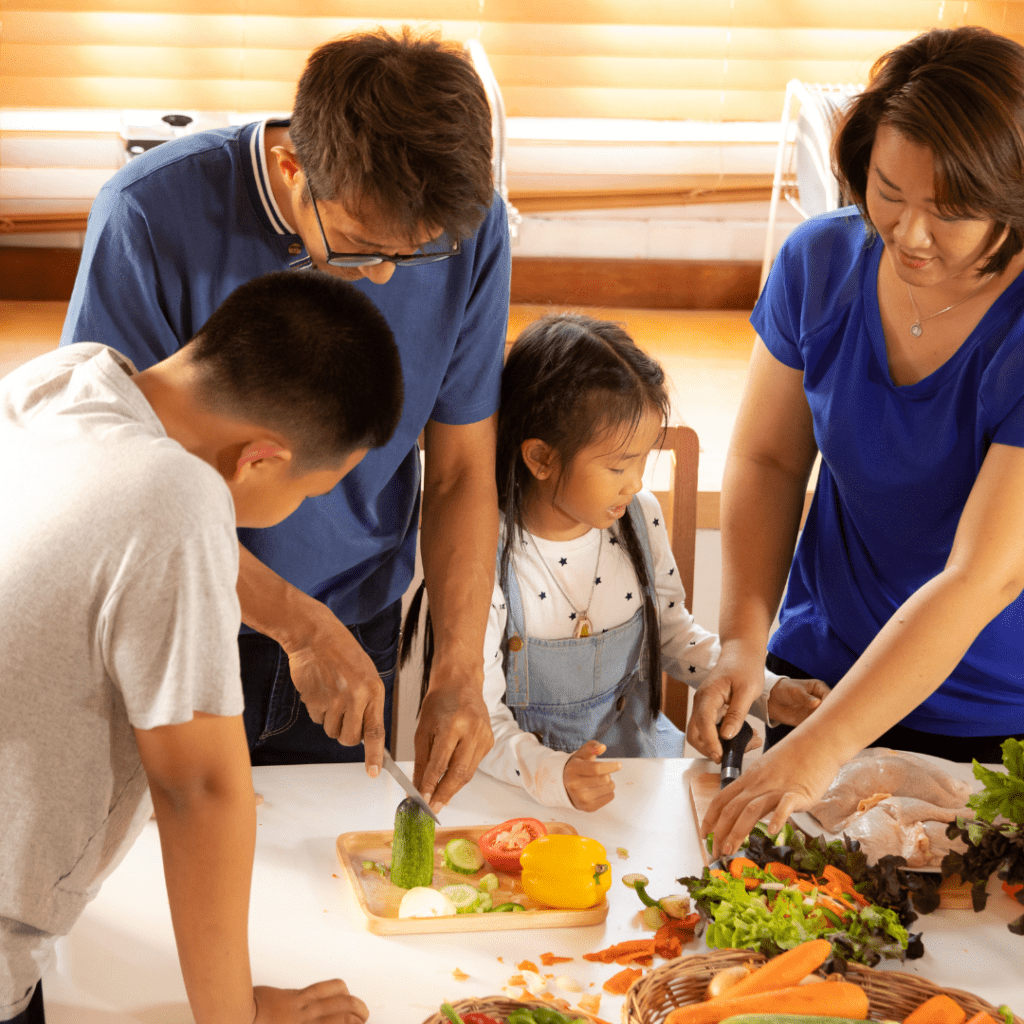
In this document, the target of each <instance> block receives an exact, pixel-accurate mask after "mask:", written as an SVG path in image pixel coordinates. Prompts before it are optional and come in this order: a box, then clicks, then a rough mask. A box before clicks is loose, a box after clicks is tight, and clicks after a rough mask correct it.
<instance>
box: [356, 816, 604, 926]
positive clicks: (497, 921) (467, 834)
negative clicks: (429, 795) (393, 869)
mask: <svg viewBox="0 0 1024 1024" xmlns="http://www.w3.org/2000/svg"><path fill="white" fill-rule="evenodd" d="M544 824H545V825H546V826H547V830H548V832H549V833H551V832H554V833H561V834H562V835H570V836H574V835H578V834H579V833H577V831H576V829H574V828H573V827H572V825H567V824H566V823H565V822H563V821H546V822H544ZM492 828H494V825H476V826H471V827H468V828H439V829H437V831H436V832H435V834H434V878H433V882H432V885H433V886H434V888H438V889H439V888H441V887H442V886H445V885H452V884H454V883H456V882H468V883H469V884H470V885H475V884H476V883H477V882H479V881H480V879H481V878H483V876H484V875H485V874H487V872H489V871H494V869H493V868H492V867H491V866H490V865H489V864H486V863H485V864H484V866H483V867H482V868H481V869H480V870H479V871H478V872H477V873H476V874H474V875H460V874H459V873H458V872H456V871H451V870H449V869H448V868H446V867H444V865H443V862H442V851H443V850H444V847H445V844H446V843H448V842H450V841H451V840H452V839H458V838H465V839H471V840H472V841H473V842H476V841H477V840H478V839H479V838H480V837H481V836H482V835H483V834H484V833H485V832H488V831H490V830H491V829H492ZM394 835H395V833H394V831H393V830H391V829H388V830H386V831H381V832H346V833H345V834H344V835H340V836H338V840H337V843H336V848H337V853H338V863H339V864H340V865H341V867H342V870H343V871H344V872H345V875H346V877H347V878H348V880H349V882H350V883H351V885H352V891H353V892H354V893H355V897H356V900H357V901H358V903H359V909H360V910H361V911H362V913H363V916H364V917H365V918H366V927H367V928H368V929H369V930H370V931H371V932H374V933H375V934H377V935H395V934H402V933H411V934H425V933H428V932H487V931H508V930H511V929H522V928H573V927H577V926H581V925H589V924H600V923H601V922H602V921H603V920H604V919H605V918H606V917H607V916H608V900H607V899H604V900H602V901H601V902H600V903H599V904H598V905H597V906H596V907H588V908H587V909H586V910H552V909H551V908H550V907H542V906H541V905H540V904H539V903H536V902H535V901H534V900H531V899H530V897H529V896H527V895H525V894H524V893H523V887H522V885H521V884H520V880H519V875H518V874H514V875H513V874H509V873H507V872H505V871H494V874H496V875H497V876H498V889H497V890H496V891H495V892H493V893H491V898H492V900H493V901H494V905H495V906H497V905H498V904H500V903H506V902H508V901H509V900H510V899H512V898H513V897H514V898H515V900H516V902H518V903H522V905H523V906H524V907H525V908H526V909H525V910H522V911H518V910H517V911H513V912H511V913H501V914H456V915H455V916H454V917H404V918H399V916H398V905H399V904H400V903H401V902H402V897H403V896H404V895H405V893H406V891H407V890H405V889H400V888H399V887H398V886H397V885H392V883H391V882H390V881H389V880H388V879H386V878H382V877H381V875H380V874H379V873H378V872H376V871H364V870H363V861H364V860H372V861H377V862H378V863H383V864H390V863H391V842H392V840H393V839H394Z"/></svg>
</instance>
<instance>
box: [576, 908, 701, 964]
mask: <svg viewBox="0 0 1024 1024" xmlns="http://www.w3.org/2000/svg"><path fill="white" fill-rule="evenodd" d="M699 920H700V915H699V914H691V915H690V916H689V917H687V918H684V919H683V920H681V921H667V922H666V923H665V924H664V925H662V926H661V927H660V928H659V929H658V931H657V932H656V933H655V935H654V937H653V938H650V939H627V940H626V941H625V942H618V943H616V944H615V945H613V946H608V947H607V948H606V949H600V950H597V951H596V952H594V953H584V954H583V959H584V960H590V961H592V962H594V963H602V964H618V965H619V966H625V965H628V964H639V965H640V966H641V967H650V966H651V964H652V963H653V962H654V957H655V956H660V957H661V958H662V959H663V960H674V959H675V958H676V957H677V956H680V955H682V952H683V942H689V941H691V940H692V939H693V938H694V929H695V928H696V926H697V923H698V922H699Z"/></svg>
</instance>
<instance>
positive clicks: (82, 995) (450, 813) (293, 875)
mask: <svg viewBox="0 0 1024 1024" xmlns="http://www.w3.org/2000/svg"><path fill="white" fill-rule="evenodd" d="M403 767H404V768H406V769H407V770H408V771H409V772H410V773H411V769H412V766H411V764H409V763H403ZM700 767H702V762H696V763H694V762H693V761H690V760H628V761H625V762H624V767H623V769H622V771H621V772H619V774H618V775H617V776H616V779H617V782H616V797H615V800H614V801H612V803H611V804H609V805H608V806H607V807H605V808H603V809H602V810H600V811H598V812H596V813H593V814H585V813H583V812H576V811H556V810H553V809H551V808H545V807H540V806H539V805H537V804H536V803H534V802H533V801H532V800H531V799H530V798H529V797H527V796H526V794H525V793H524V792H523V791H522V790H519V789H515V788H513V787H511V786H508V785H506V784H504V783H500V782H497V781H495V780H494V779H491V778H489V777H488V776H486V775H483V774H478V775H477V776H476V778H475V779H474V780H473V781H472V782H471V783H470V784H469V785H468V786H467V787H466V788H465V789H463V790H462V791H461V792H460V793H459V794H458V795H457V796H456V797H455V798H454V800H453V801H452V803H451V804H450V805H449V806H448V807H447V808H445V809H444V810H443V811H442V812H441V815H440V818H441V823H442V825H445V826H458V825H483V824H497V823H498V822H501V821H503V820H505V819H506V818H510V817H515V816H517V815H530V816H533V817H538V818H540V819H541V820H561V821H566V822H568V823H569V824H571V825H573V826H574V827H575V828H576V829H577V831H579V832H580V833H581V834H584V835H589V836H592V837H593V838H595V839H597V840H599V841H600V842H601V843H603V844H604V846H605V848H606V850H607V851H608V853H609V860H610V862H611V865H612V870H613V872H614V881H613V882H612V888H611V891H610V895H609V904H610V910H609V914H608V918H607V920H606V921H605V922H604V923H603V924H600V925H592V926H590V927H585V928H553V929H530V930H522V931H518V930H516V931H497V932H474V933H458V934H430V935H397V936H380V935H374V934H372V933H370V932H369V931H367V930H366V927H365V922H364V919H363V917H362V915H361V913H360V911H359V906H358V904H357V902H356V900H355V898H354V896H353V894H352V892H351V890H350V888H349V885H348V882H347V881H346V880H345V877H344V875H343V874H342V872H341V870H340V869H339V866H338V864H337V860H336V855H335V840H336V839H337V837H338V836H339V835H340V834H342V833H344V832H354V831H371V830H377V829H389V828H391V827H392V826H393V823H394V812H395V808H396V807H397V805H398V802H399V801H400V800H401V799H402V797H403V795H404V794H403V793H402V792H401V790H400V789H399V787H398V785H397V783H395V782H394V781H393V780H392V779H391V778H390V777H388V776H386V775H384V776H382V777H381V778H380V779H376V780H370V779H368V778H367V777H366V774H365V771H364V769H363V766H362V765H302V766H294V767H281V768H256V769H254V771H253V779H254V783H255V786H256V790H257V792H258V793H261V794H262V795H263V797H264V798H265V803H264V804H263V805H262V806H261V807H260V808H259V809H258V814H257V820H258V822H259V825H258V828H257V837H256V861H255V866H254V871H253V885H252V901H251V911H250V948H251V957H252V965H253V976H254V980H255V981H256V982H257V983H262V984H271V985H279V986H282V987H301V986H304V985H307V984H310V983H311V982H314V981H318V980H321V979H324V978H331V977H341V978H344V979H345V981H346V982H347V983H348V985H349V988H350V989H351V991H353V992H355V993H356V994H358V995H359V996H360V997H361V998H362V999H364V1000H365V1001H366V1003H367V1005H368V1006H369V1008H370V1021H371V1022H373V1024H420V1022H422V1021H424V1020H425V1019H426V1018H427V1017H428V1016H429V1015H430V1014H431V1013H433V1012H434V1011H436V1009H437V1008H438V1006H439V1004H440V1003H441V1001H442V1000H444V999H449V1000H453V999H462V998H470V997H474V996H485V995H495V994H498V993H500V992H501V990H502V987H503V986H504V985H506V984H507V982H508V980H509V978H510V977H511V976H512V975H513V974H515V973H517V971H516V966H515V965H516V964H517V963H518V962H519V961H521V960H523V959H529V960H532V961H534V962H538V963H539V957H540V954H541V953H542V952H546V951H551V952H554V953H556V954H558V955H561V956H570V957H573V958H574V959H573V960H572V962H571V963H566V964H560V965H558V966H556V967H554V968H547V969H546V970H545V973H552V974H558V975H567V976H569V977H572V978H575V979H576V980H578V981H579V982H581V983H582V985H583V987H584V990H585V991H587V992H592V993H594V992H601V985H602V983H603V982H604V981H605V980H607V978H609V977H611V975H612V974H614V973H616V972H617V971H619V970H620V969H621V968H619V967H617V966H615V965H611V966H608V965H605V964H595V963H590V962H589V961H585V960H583V959H582V958H581V957H582V954H583V953H585V952H589V951H592V950H597V949H601V948H603V947H605V946H608V945H610V944H612V943H613V942H619V941H622V940H624V939H627V938H639V937H641V936H643V935H650V934H651V933H649V932H645V931H643V929H642V926H641V924H640V921H639V918H638V913H637V911H638V908H639V903H638V901H637V898H636V895H635V894H634V893H633V892H632V891H631V890H627V889H626V887H624V886H623V885H621V884H619V878H620V877H621V876H622V875H623V874H624V873H626V872H630V871H642V872H643V873H645V874H646V875H648V876H649V878H650V879H651V884H650V887H649V889H650V891H651V892H652V893H653V894H654V895H656V896H662V895H667V894H668V893H669V892H676V891H685V890H683V889H682V887H681V886H678V885H677V884H676V883H675V881H674V879H675V878H677V877H679V876H681V875H689V874H697V873H699V872H700V869H701V867H702V864H703V862H702V860H701V855H700V849H699V846H698V842H697V833H696V830H695V827H694V823H693V816H692V813H691V810H690V802H689V798H688V795H687V788H686V781H685V779H684V772H686V771H687V769H690V770H697V769H698V768H700ZM619 847H624V848H625V849H626V850H627V851H628V857H627V858H625V859H622V858H620V857H619V856H617V854H616V850H617V848H619ZM991 888H993V889H995V890H996V892H995V895H993V896H991V897H990V899H989V905H988V908H987V909H986V910H985V911H984V912H983V913H981V914H975V913H973V912H972V911H970V910H965V911H951V910H942V911H938V912H936V913H934V914H931V915H928V916H926V917H921V918H919V919H918V921H917V922H915V924H914V926H913V927H914V928H915V929H920V930H922V931H923V932H924V945H925V950H926V953H925V956H924V957H923V958H921V959H919V960H913V961H907V962H906V963H905V964H903V965H902V966H898V965H887V966H886V968H885V969H900V970H904V971H907V972H909V973H912V974H915V975H919V976H921V977H924V978H928V979H929V980H931V981H934V982H936V983H937V984H939V985H942V986H945V987H949V988H958V989H963V990H966V991H969V992H973V993H975V994H976V995H978V996H980V997H981V998H983V999H986V1000H988V1001H989V1002H991V1003H992V1004H994V1005H999V1004H1001V1003H1006V1004H1008V1005H1009V1006H1010V1007H1011V1009H1013V1010H1014V1011H1015V1013H1016V1014H1017V1015H1018V1016H1019V1017H1024V937H1019V936H1014V935H1012V934H1011V933H1010V932H1009V931H1008V930H1007V928H1006V925H1007V923H1008V922H1009V921H1011V920H1012V919H1013V918H1014V917H1016V916H1017V914H1019V913H1020V910H1021V908H1020V906H1019V905H1018V904H1017V903H1015V902H1014V901H1012V900H1010V899H1009V898H1008V897H1006V896H1005V895H1004V894H1003V893H1002V891H1001V889H1000V888H999V887H998V885H993V886H991ZM706 951H707V949H706V946H705V945H704V942H703V940H697V941H695V942H693V943H691V944H690V945H689V946H685V947H684V954H689V953H701V952H706ZM660 962H661V961H656V963H660ZM456 968H457V969H458V970H460V971H463V972H465V973H466V974H468V975H469V978H468V979H466V980H464V981H457V980H455V978H454V977H453V975H452V972H453V971H454V970H455V969H456ZM591 983H593V986H592V987H591ZM43 988H44V994H45V1004H46V1015H47V1020H48V1022H50V1024H129V1022H133V1024H134V1022H139V1024H188V1022H191V1021H192V1016H191V1013H190V1012H189V1009H188V1004H187V1002H186V999H185V991H184V986H183V984H182V981H181V975H180V972H179V969H178V963H177V956H176V952H175V948H174V937H173V933H172V931H171V922H170V914H169V912H168V908H167V898H166V893H165V890H164V883H163V876H162V867H161V861H160V849H159V839H158V836H157V831H156V826H155V824H154V823H153V822H150V823H149V824H148V825H147V826H146V828H145V831H144V832H143V834H142V836H141V838H140V839H139V841H138V842H137V843H136V844H135V846H134V847H133V848H132V850H131V851H130V852H129V853H128V855H127V857H126V858H125V860H124V862H123V863H122V864H121V865H120V866H119V867H118V868H117V870H116V871H115V872H114V873H113V875H112V876H111V877H110V878H109V879H108V880H107V882H106V883H105V885H104V886H103V890H102V891H101V893H100V895H99V896H98V897H97V899H96V900H94V901H93V902H92V903H91V904H90V905H89V907H88V908H87V909H86V911H85V913H84V914H83V915H82V917H81V918H80V920H79V921H78V923H77V924H76V925H75V928H74V930H73V931H72V932H71V934H70V935H69V936H67V937H66V938H64V939H61V940H60V941H59V942H58V945H57V956H56V960H55V962H54V964H53V965H52V966H51V967H50V969H49V971H48V972H47V973H46V975H44V979H43ZM556 994H558V995H561V996H563V997H565V998H568V999H569V1000H570V1002H571V1003H573V1004H575V1002H576V1000H577V999H578V996H573V995H572V994H570V993H565V992H556ZM621 1005H622V998H621V997H614V996H610V995H608V994H606V993H602V1000H601V1008H600V1011H599V1014H600V1016H601V1017H602V1018H603V1019H604V1020H606V1021H611V1022H616V1021H618V1020H619V1019H620V1009H621Z"/></svg>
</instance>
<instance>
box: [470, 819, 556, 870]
mask: <svg viewBox="0 0 1024 1024" xmlns="http://www.w3.org/2000/svg"><path fill="white" fill-rule="evenodd" d="M547 834H548V830H547V829H546V828H545V827H544V823H543V822H540V821H538V820H537V819H536V818H510V819H509V820H508V821H503V822H502V823H501V824H500V825H496V826H495V827H494V828H492V829H491V830H490V832H485V833H484V834H483V835H482V836H481V837H480V838H479V839H478V840H477V845H478V846H479V847H480V852H481V853H482V854H483V855H484V859H485V860H486V861H487V863H488V864H490V865H491V867H493V868H497V870H498V871H519V870H520V867H519V855H520V854H521V853H522V852H523V848H524V847H525V846H526V844H527V843H531V842H533V840H534V839H539V838H540V837H541V836H546V835H547Z"/></svg>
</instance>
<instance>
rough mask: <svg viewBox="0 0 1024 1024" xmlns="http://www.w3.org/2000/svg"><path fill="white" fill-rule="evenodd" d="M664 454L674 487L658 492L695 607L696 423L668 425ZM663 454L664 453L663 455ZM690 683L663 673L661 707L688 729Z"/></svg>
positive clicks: (689, 601) (683, 580)
mask: <svg viewBox="0 0 1024 1024" xmlns="http://www.w3.org/2000/svg"><path fill="white" fill-rule="evenodd" d="M661 450H662V453H663V454H671V456H672V463H673V465H672V467H671V473H670V489H669V491H668V492H667V493H666V492H660V493H659V494H658V500H659V501H660V502H661V510H662V513H663V514H664V516H665V519H666V526H667V527H668V529H669V542H670V543H671V545H672V554H673V556H674V557H675V560H676V568H677V570H678V572H679V581H680V582H681V583H682V585H683V590H684V591H685V594H686V607H687V609H688V610H689V611H690V612H692V611H693V575H694V557H695V554H696V549H697V464H698V461H699V459H700V444H699V442H698V440H697V433H696V431H695V430H693V428H692V427H668V428H667V429H666V430H665V436H664V437H663V438H662V442H661ZM659 457H661V456H659ZM689 702H690V687H689V686H687V685H686V683H685V682H682V681H680V680H678V679H673V678H672V677H671V676H669V675H663V676H662V686H661V710H662V711H663V712H664V713H665V715H666V716H667V717H668V718H669V720H670V721H672V722H673V723H674V724H675V725H676V727H677V728H679V729H681V730H682V731H684V732H685V731H686V720H687V716H688V714H689Z"/></svg>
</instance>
